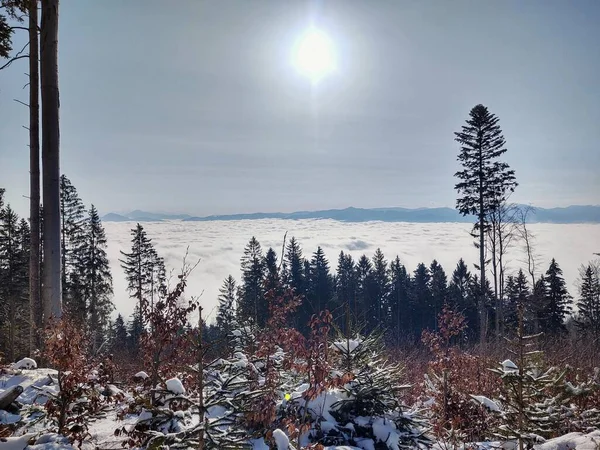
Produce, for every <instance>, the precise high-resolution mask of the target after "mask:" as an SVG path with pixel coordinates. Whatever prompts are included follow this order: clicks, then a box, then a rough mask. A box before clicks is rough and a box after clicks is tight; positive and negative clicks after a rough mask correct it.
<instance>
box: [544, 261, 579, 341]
mask: <svg viewBox="0 0 600 450" xmlns="http://www.w3.org/2000/svg"><path fill="white" fill-rule="evenodd" d="M546 283H547V286H548V291H547V297H546V298H547V302H546V305H545V309H544V315H543V320H544V322H543V324H542V326H543V331H544V332H545V333H547V334H549V335H557V334H561V333H565V332H566V331H567V328H566V327H565V320H566V318H567V316H568V315H569V313H570V312H571V303H572V297H571V296H570V295H569V292H568V291H567V284H566V283H565V279H564V277H563V272H562V269H561V268H560V267H559V265H558V263H557V262H556V260H555V259H554V258H552V262H550V267H548V270H547V271H546Z"/></svg>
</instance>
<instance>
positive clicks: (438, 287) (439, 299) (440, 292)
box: [429, 259, 448, 329]
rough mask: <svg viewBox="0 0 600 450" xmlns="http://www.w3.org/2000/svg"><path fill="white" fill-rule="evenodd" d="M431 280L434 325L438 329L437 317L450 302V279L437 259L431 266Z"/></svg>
mask: <svg viewBox="0 0 600 450" xmlns="http://www.w3.org/2000/svg"><path fill="white" fill-rule="evenodd" d="M429 272H430V273H431V280H430V281H429V290H430V291H431V308H430V309H431V312H432V313H433V317H434V319H433V320H434V325H435V328H436V329H437V323H436V321H437V317H438V315H439V314H440V313H441V312H442V308H443V307H444V305H445V304H446V302H447V301H448V278H447V277H446V272H444V268H443V267H442V266H441V265H440V263H438V262H437V261H436V260H435V259H434V260H433V261H432V263H431V265H430V266H429Z"/></svg>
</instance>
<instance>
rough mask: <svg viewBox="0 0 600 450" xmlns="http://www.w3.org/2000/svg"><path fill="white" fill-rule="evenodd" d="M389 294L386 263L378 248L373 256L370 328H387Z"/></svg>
mask: <svg viewBox="0 0 600 450" xmlns="http://www.w3.org/2000/svg"><path fill="white" fill-rule="evenodd" d="M389 295H390V280H389V278H388V263H387V260H386V259H385V256H384V255H383V252H382V251H381V249H380V248H378V249H377V250H376V251H375V255H374V256H373V296H372V298H371V299H370V300H371V304H370V305H369V318H370V320H371V321H372V323H371V326H370V328H371V329H375V328H376V327H380V328H387V326H388V325H389Z"/></svg>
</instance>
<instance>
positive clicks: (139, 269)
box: [119, 223, 166, 324]
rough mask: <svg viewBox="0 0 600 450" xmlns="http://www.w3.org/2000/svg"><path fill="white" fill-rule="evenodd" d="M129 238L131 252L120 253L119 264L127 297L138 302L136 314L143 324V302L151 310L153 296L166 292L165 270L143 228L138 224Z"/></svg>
mask: <svg viewBox="0 0 600 450" xmlns="http://www.w3.org/2000/svg"><path fill="white" fill-rule="evenodd" d="M131 236H132V238H131V252H130V253H125V252H123V251H121V255H122V256H123V259H120V260H119V262H120V263H121V267H122V268H123V270H124V271H125V277H126V279H127V290H128V291H129V295H130V296H131V297H132V298H135V299H136V300H137V302H138V307H137V310H136V313H137V314H140V322H141V323H142V324H143V323H145V319H146V318H145V313H144V307H143V305H144V301H146V303H147V304H148V305H150V308H152V307H153V303H154V302H153V299H154V296H155V295H156V294H159V295H160V294H161V293H164V292H165V291H166V280H165V278H166V277H165V275H164V274H165V268H164V261H163V259H162V258H160V257H159V256H158V254H157V253H156V250H155V249H154V245H153V244H152V239H150V238H149V237H148V235H147V234H146V231H145V230H144V227H142V226H141V225H140V224H139V223H138V224H137V226H136V227H135V228H133V229H132V230H131Z"/></svg>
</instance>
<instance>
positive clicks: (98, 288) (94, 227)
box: [82, 205, 114, 351]
mask: <svg viewBox="0 0 600 450" xmlns="http://www.w3.org/2000/svg"><path fill="white" fill-rule="evenodd" d="M106 247H107V245H106V233H105V232H104V227H103V226H102V222H101V220H100V216H99V214H98V210H97V209H96V208H95V206H94V205H92V206H91V208H90V211H89V218H88V220H87V221H86V226H85V244H84V248H85V251H84V257H83V260H82V266H83V268H84V282H85V294H86V295H85V297H86V304H87V306H88V317H87V319H88V329H89V331H90V334H91V336H92V347H93V350H94V351H95V350H97V349H98V348H99V347H100V346H101V345H102V342H103V339H104V338H105V335H106V332H107V329H108V325H109V323H110V314H111V313H112V311H113V309H114V305H113V303H112V294H113V289H112V275H111V273H110V266H109V263H108V257H107V256H106Z"/></svg>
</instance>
